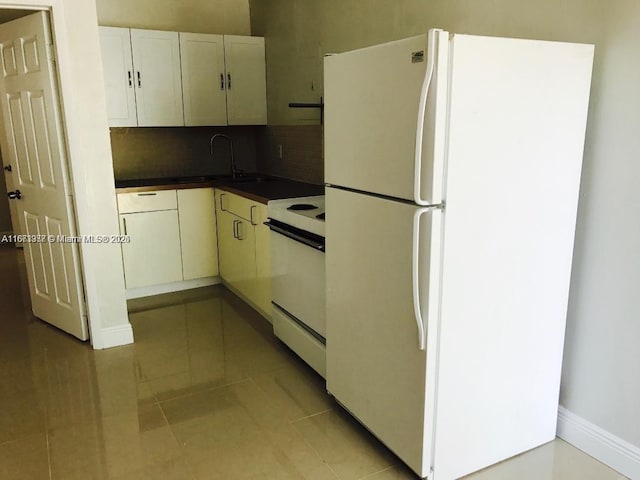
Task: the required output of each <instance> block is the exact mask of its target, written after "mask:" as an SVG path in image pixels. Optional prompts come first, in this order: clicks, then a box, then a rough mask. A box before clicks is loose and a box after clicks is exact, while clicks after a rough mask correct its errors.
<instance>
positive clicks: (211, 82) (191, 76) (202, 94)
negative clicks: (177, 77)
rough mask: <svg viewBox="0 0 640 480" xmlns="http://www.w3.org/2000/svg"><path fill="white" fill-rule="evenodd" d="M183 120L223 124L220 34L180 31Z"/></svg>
mask: <svg viewBox="0 0 640 480" xmlns="http://www.w3.org/2000/svg"><path fill="white" fill-rule="evenodd" d="M180 54H181V58H182V65H181V67H182V88H183V100H184V123H185V125H187V126H192V125H194V126H195V125H226V124H227V93H226V77H225V69H224V37H223V36H222V35H209V34H202V33H182V32H181V33H180Z"/></svg>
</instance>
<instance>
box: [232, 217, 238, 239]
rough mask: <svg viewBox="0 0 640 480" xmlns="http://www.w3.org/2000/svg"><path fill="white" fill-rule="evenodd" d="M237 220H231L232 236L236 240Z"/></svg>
mask: <svg viewBox="0 0 640 480" xmlns="http://www.w3.org/2000/svg"><path fill="white" fill-rule="evenodd" d="M237 227H238V220H234V221H233V238H235V239H236V240H237V239H238V230H237Z"/></svg>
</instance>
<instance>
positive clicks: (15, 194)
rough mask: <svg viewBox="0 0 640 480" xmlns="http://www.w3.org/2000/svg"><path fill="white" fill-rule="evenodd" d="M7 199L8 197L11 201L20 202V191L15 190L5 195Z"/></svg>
mask: <svg viewBox="0 0 640 480" xmlns="http://www.w3.org/2000/svg"><path fill="white" fill-rule="evenodd" d="M7 197H9V198H10V199H11V200H16V199H17V200H20V199H21V198H22V193H20V190H15V191H13V192H9V193H7Z"/></svg>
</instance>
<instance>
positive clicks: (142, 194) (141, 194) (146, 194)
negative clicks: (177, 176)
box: [138, 193, 157, 197]
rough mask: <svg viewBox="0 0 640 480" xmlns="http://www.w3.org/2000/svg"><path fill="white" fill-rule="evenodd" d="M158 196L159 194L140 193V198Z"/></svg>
mask: <svg viewBox="0 0 640 480" xmlns="http://www.w3.org/2000/svg"><path fill="white" fill-rule="evenodd" d="M155 195H157V193H139V194H138V196H139V197H153V196H155Z"/></svg>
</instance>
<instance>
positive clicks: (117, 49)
mask: <svg viewBox="0 0 640 480" xmlns="http://www.w3.org/2000/svg"><path fill="white" fill-rule="evenodd" d="M100 46H101V48H102V64H103V70H104V87H105V91H106V94H107V115H108V117H109V125H110V126H112V127H135V126H137V125H138V117H137V115H136V95H135V89H134V85H133V74H134V71H133V59H132V58H131V37H130V36H129V29H128V28H117V27H100Z"/></svg>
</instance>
